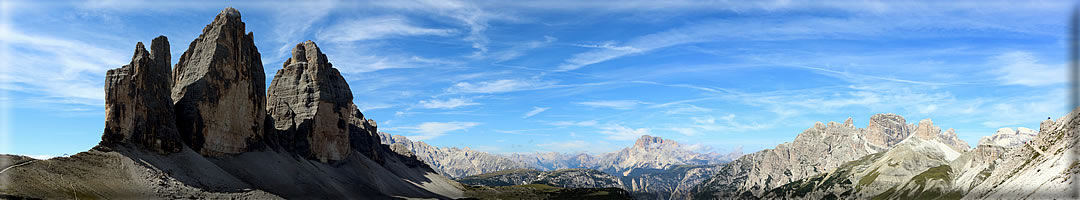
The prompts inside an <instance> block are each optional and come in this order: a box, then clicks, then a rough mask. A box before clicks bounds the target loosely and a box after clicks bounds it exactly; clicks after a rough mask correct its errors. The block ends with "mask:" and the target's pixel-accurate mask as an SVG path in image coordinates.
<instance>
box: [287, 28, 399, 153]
mask: <svg viewBox="0 0 1080 200" xmlns="http://www.w3.org/2000/svg"><path fill="white" fill-rule="evenodd" d="M292 55H293V56H292V58H289V59H288V60H286V61H285V64H284V66H283V67H282V69H281V70H278V71H277V74H276V75H274V80H273V82H271V83H270V88H269V89H268V92H267V93H269V95H268V97H267V106H266V110H267V113H268V114H269V116H270V118H271V120H272V121H273V126H274V130H276V131H277V133H276V134H275V135H276V136H277V137H276V138H278V139H277V140H276V141H275V142H276V143H278V144H279V145H281V146H282V147H284V148H286V149H289V150H290V151H294V152H298V153H300V154H302V155H304V156H306V157H308V158H312V159H317V160H321V161H323V162H326V161H330V160H342V159H344V158H345V156H346V155H348V153H349V152H350V150H351V149H350V148H351V147H352V145H351V144H350V141H351V140H350V129H366V128H367V127H372V126H371V125H365V124H368V123H367V121H366V120H357V121H359V122H361V123H360V124H355V123H354V121H353V120H351V118H352V117H354V116H356V115H359V111H358V110H357V108H356V105H354V104H353V103H352V100H353V97H352V91H350V90H349V84H348V83H346V82H345V78H344V77H342V76H341V73H340V72H338V70H337V69H335V68H333V65H331V64H330V62H329V61H327V58H326V55H325V54H323V53H322V51H321V50H319V47H318V45H316V44H315V42H312V41H307V42H303V43H300V44H297V45H296V48H293V50H292ZM360 116H361V117H359V118H363V117H362V115H360ZM354 131H359V132H364V136H358V137H365V138H372V136H371V135H370V134H367V131H364V130H354ZM365 145H368V146H370V145H378V143H368V144H365ZM369 155H374V154H371V153H369Z"/></svg>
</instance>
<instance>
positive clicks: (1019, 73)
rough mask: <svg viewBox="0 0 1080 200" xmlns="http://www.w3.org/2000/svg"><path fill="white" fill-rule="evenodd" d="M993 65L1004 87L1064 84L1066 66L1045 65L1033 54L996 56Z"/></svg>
mask: <svg viewBox="0 0 1080 200" xmlns="http://www.w3.org/2000/svg"><path fill="white" fill-rule="evenodd" d="M991 65H996V66H999V67H998V69H996V70H994V71H993V72H994V73H995V74H998V75H999V76H998V78H997V79H998V80H1000V81H1001V84H1003V85H1023V86H1044V85H1052V84H1061V83H1064V82H1065V81H1066V80H1065V75H1066V74H1068V73H1066V72H1065V65H1064V64H1044V63H1042V62H1040V61H1039V59H1037V58H1035V55H1033V54H1032V53H1031V52H1025V51H1013V52H1007V53H1003V54H1001V55H998V56H994V57H993V58H992V59H991Z"/></svg>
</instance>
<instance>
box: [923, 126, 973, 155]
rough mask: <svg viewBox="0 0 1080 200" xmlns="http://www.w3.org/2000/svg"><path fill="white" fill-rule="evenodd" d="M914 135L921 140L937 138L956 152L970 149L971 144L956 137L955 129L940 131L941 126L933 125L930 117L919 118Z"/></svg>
mask: <svg viewBox="0 0 1080 200" xmlns="http://www.w3.org/2000/svg"><path fill="white" fill-rule="evenodd" d="M915 137H917V138H919V139H923V140H937V141H940V142H942V143H945V144H946V145H949V147H952V148H953V150H955V151H957V152H964V151H967V150H968V149H971V146H969V145H968V144H967V142H964V141H963V140H960V139H959V138H957V137H956V131H955V130H953V129H951V128H950V129H949V130H947V131H945V132H941V128H940V127H937V126H934V122H933V121H931V120H930V119H923V120H919V124H918V127H917V128H915Z"/></svg>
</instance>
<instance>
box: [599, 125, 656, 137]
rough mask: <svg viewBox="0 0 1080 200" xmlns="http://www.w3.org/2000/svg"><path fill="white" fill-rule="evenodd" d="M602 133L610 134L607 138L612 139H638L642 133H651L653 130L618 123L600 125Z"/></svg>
mask: <svg viewBox="0 0 1080 200" xmlns="http://www.w3.org/2000/svg"><path fill="white" fill-rule="evenodd" d="M599 128H600V134H604V135H608V136H607V137H606V138H607V139H610V140H636V139H638V138H639V137H641V136H642V135H651V134H652V130H651V129H649V128H637V129H634V128H628V127H625V126H622V125H618V124H608V125H604V126H601V127H599Z"/></svg>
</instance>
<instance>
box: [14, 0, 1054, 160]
mask: <svg viewBox="0 0 1080 200" xmlns="http://www.w3.org/2000/svg"><path fill="white" fill-rule="evenodd" d="M1071 5H1072V4H1071V3H1069V2H1062V1H1033V2H1024V3H1010V2H1004V1H1002V2H996V1H979V2H962V1H961V2H949V3H942V2H936V1H930V2H919V1H904V2H893V1H833V2H829V3H819V2H802V1H761V2H751V3H745V2H741V1H734V2H727V1H707V2H705V1H665V2H662V3H658V2H653V1H623V2H618V3H610V2H608V1H559V0H556V1H541V2H524V1H522V2H517V1H513V2H508V1H466V2H457V1H390V2H341V1H315V2H305V3H292V2H269V3H267V2H262V3H260V2H248V1H229V2H217V1H210V2H194V3H177V2H172V1H93V2H81V1H80V2H63V1H56V2H52V1H50V2H48V3H35V2H33V1H2V3H0V9H2V10H0V23H2V24H0V47H2V49H0V60H3V62H0V63H2V64H3V66H2V68H0V70H2V71H0V92H2V95H0V110H2V113H0V116H2V118H3V119H2V120H0V153H14V154H25V155H35V156H37V155H51V156H58V155H62V154H73V153H77V152H80V151H84V150H87V149H89V148H90V147H92V146H93V145H95V144H97V142H98V141H99V139H100V135H101V132H102V130H103V128H104V107H103V104H104V100H103V98H104V92H103V85H104V81H103V80H104V76H105V72H106V71H107V70H108V69H111V68H117V67H120V66H122V65H124V64H126V63H127V62H129V61H130V58H131V53H132V52H133V49H134V46H135V43H136V42H139V41H142V42H149V41H150V40H151V39H152V38H154V37H156V36H158V35H166V36H168V37H169V40H170V41H171V46H172V49H171V51H172V53H173V59H174V61H173V63H176V60H177V59H179V57H180V56H179V55H180V54H182V53H183V51H185V50H186V47H187V44H188V43H190V42H191V41H192V40H193V39H194V38H195V37H197V36H198V35H199V34H200V31H201V30H202V28H203V27H204V26H205V25H206V24H208V23H210V21H212V20H213V18H214V16H215V15H216V14H217V13H218V12H219V11H220V10H221V9H223V8H225V7H227V6H232V7H235V8H237V9H239V10H240V11H241V13H242V14H243V20H244V21H245V22H246V24H247V30H248V31H251V32H254V34H255V44H256V45H257V46H258V48H259V51H260V52H261V53H262V62H263V63H264V64H265V66H264V68H265V69H266V77H267V78H268V79H267V82H268V83H269V81H270V80H269V78H271V77H273V75H274V73H275V72H276V71H277V70H278V69H280V68H281V65H282V62H283V61H284V60H285V59H286V58H287V57H288V56H289V53H288V52H289V50H291V48H292V47H293V46H294V45H295V44H296V43H299V42H302V41H305V40H313V41H315V42H316V43H318V44H319V45H320V47H321V48H322V49H323V52H324V53H326V54H327V56H328V57H329V59H330V62H331V63H333V64H334V66H335V67H337V68H338V69H340V70H341V71H342V72H343V75H344V76H345V78H346V80H347V81H348V82H349V84H350V86H351V89H352V90H353V93H354V97H355V99H354V102H355V103H356V104H357V105H358V106H359V107H361V110H362V111H363V112H364V114H365V116H367V117H368V118H372V119H375V120H376V121H377V122H378V125H379V129H380V130H381V131H383V132H387V133H390V134H395V135H405V136H408V137H409V138H411V139H413V140H422V141H425V142H427V143H429V144H432V145H436V146H458V147H470V148H472V149H474V150H481V151H489V152H495V153H515V152H548V151H557V152H593V153H596V152H608V151H614V150H617V149H619V148H623V147H626V146H630V145H631V144H633V140H634V139H636V138H637V137H638V136H640V135H642V134H649V135H654V136H661V137H664V138H670V139H675V140H677V141H680V142H682V143H686V144H691V145H690V146H691V147H692V148H694V149H696V150H700V151H716V152H729V151H733V150H738V149H741V150H742V151H743V152H753V151H757V150H760V149H764V148H772V147H774V146H775V145H777V144H780V143H783V142H787V141H791V140H793V139H794V138H795V136H796V135H797V134H799V133H801V132H802V131H803V130H805V129H807V128H810V127H812V126H813V124H814V122H817V121H822V122H828V121H839V122H842V121H843V120H845V119H847V118H848V117H852V118H853V119H854V121H855V124H856V126H858V127H865V126H866V124H867V120H868V119H869V117H870V116H871V115H873V114H875V113H897V114H901V115H903V116H904V117H906V118H907V119H908V121H909V122H911V123H915V122H917V121H918V120H919V119H924V118H932V119H933V120H934V124H935V125H938V126H941V127H943V128H954V129H956V131H957V133H958V135H959V136H960V138H961V139H963V140H965V141H967V142H968V143H971V144H974V143H977V142H978V139H979V138H980V137H982V136H986V135H990V134H993V133H994V132H995V130H996V129H998V128H1001V127H1018V126H1021V127H1038V123H1039V121H1041V120H1043V119H1046V118H1047V117H1053V118H1055V119H1056V118H1058V117H1060V116H1062V115H1063V114H1065V113H1066V112H1067V111H1066V106H1065V91H1066V89H1065V81H1066V77H1065V75H1064V74H1065V73H1066V72H1065V68H1064V63H1065V61H1064V60H1065V55H1066V54H1065V53H1064V52H1065V50H1066V48H1065V36H1066V34H1065V24H1066V22H1067V16H1068V8H1069V7H1070V6H1071ZM268 85H269V84H268Z"/></svg>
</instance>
